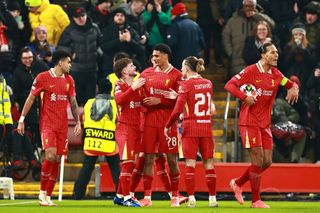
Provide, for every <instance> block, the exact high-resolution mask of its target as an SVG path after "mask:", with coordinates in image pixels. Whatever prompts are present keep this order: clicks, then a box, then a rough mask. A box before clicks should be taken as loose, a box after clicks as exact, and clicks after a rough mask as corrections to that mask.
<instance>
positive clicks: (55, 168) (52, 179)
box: [46, 162, 60, 196]
mask: <svg viewBox="0 0 320 213" xmlns="http://www.w3.org/2000/svg"><path fill="white" fill-rule="evenodd" d="M59 166H60V162H55V163H54V164H53V166H52V169H51V174H50V177H49V180H48V183H47V188H46V191H47V196H51V194H52V191H53V189H54V186H55V185H56V182H57V177H58V173H59Z"/></svg>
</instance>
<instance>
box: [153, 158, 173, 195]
mask: <svg viewBox="0 0 320 213" xmlns="http://www.w3.org/2000/svg"><path fill="white" fill-rule="evenodd" d="M155 161H156V170H157V175H158V177H159V178H160V180H161V182H162V184H163V186H164V188H165V190H166V191H167V192H170V191H171V184H170V180H169V175H168V173H167V170H166V158H165V157H164V155H161V156H160V157H157V158H156V160H155Z"/></svg>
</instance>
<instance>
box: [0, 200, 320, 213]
mask: <svg viewBox="0 0 320 213" xmlns="http://www.w3.org/2000/svg"><path fill="white" fill-rule="evenodd" d="M56 203H57V204H58V205H59V206H57V207H43V206H39V204H38V201H36V200H0V212H1V213H11V212H13V213H18V212H24V213H37V212H41V213H44V212H45V213H51V212H52V213H73V212H74V213H106V212H109V213H110V212H111V213H118V212H127V213H134V212H152V213H155V212H166V213H171V212H172V213H175V212H184V213H187V212H216V213H224V212H236V213H242V212H250V213H251V212H289V213H292V212H301V213H302V212H303V213H309V212H310V213H318V212H319V213H320V202H284V201H279V202H274V201H272V202H271V201H270V202H268V201H267V202H266V203H267V204H268V205H270V206H271V209H250V202H246V203H245V205H244V206H240V205H239V204H238V203H236V202H235V201H220V202H219V207H217V208H209V207H208V202H207V201H197V207H196V208H192V209H190V208H187V207H186V204H182V205H181V207H180V208H171V207H170V201H169V200H166V201H153V206H152V207H141V208H129V207H122V206H115V205H113V203H112V201H111V200H105V201H103V200H98V201H97V200H82V201H74V200H63V201H62V202H57V201H56Z"/></svg>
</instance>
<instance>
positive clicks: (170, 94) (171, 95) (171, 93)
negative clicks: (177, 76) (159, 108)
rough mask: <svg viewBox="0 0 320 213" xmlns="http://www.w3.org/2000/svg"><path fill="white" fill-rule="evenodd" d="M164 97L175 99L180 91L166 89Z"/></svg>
mask: <svg viewBox="0 0 320 213" xmlns="http://www.w3.org/2000/svg"><path fill="white" fill-rule="evenodd" d="M163 97H165V98H168V99H172V100H175V99H177V97H178V93H177V92H176V91H175V90H173V89H171V88H170V91H164V92H163Z"/></svg>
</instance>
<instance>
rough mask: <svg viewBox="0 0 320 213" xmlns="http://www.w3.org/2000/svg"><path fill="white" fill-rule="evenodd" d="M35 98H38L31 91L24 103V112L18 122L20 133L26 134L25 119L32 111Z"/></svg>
mask: <svg viewBox="0 0 320 213" xmlns="http://www.w3.org/2000/svg"><path fill="white" fill-rule="evenodd" d="M34 100H36V96H34V95H33V94H32V93H31V92H30V93H29V96H28V98H27V100H26V102H25V103H24V106H23V109H22V112H21V116H20V119H19V122H18V128H17V131H18V133H19V134H20V135H23V134H24V119H25V117H26V115H27V114H28V112H29V111H30V109H31V107H32V105H33V103H34Z"/></svg>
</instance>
